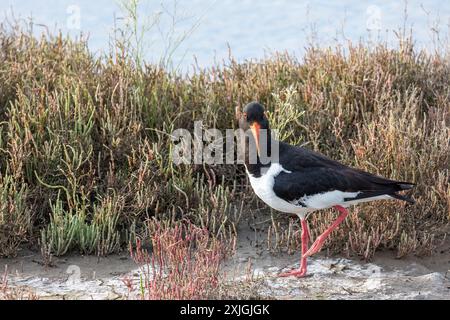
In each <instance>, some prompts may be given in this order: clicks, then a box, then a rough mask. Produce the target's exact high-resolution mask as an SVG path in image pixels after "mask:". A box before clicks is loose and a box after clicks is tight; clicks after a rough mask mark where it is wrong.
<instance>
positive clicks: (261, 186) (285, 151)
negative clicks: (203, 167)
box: [238, 102, 414, 277]
mask: <svg viewBox="0 0 450 320" xmlns="http://www.w3.org/2000/svg"><path fill="white" fill-rule="evenodd" d="M238 119H239V127H240V128H241V129H243V130H244V131H245V132H247V130H249V129H250V130H251V134H249V135H247V137H248V138H246V139H245V142H246V143H245V149H246V151H245V161H244V163H245V167H246V172H247V175H248V177H249V179H250V184H251V186H252V188H253V190H254V192H255V193H256V195H257V196H258V197H259V198H260V199H261V200H262V201H264V202H265V203H266V204H267V205H269V206H270V207H272V208H273V209H275V210H277V211H281V212H285V213H291V214H296V215H297V216H298V217H299V218H300V221H301V228H302V231H301V240H302V257H301V260H300V268H299V269H298V270H292V271H289V272H286V273H283V274H280V276H297V277H302V276H304V275H305V274H306V265H307V257H309V256H311V255H313V254H315V253H316V252H318V251H319V250H320V249H321V247H322V245H323V243H324V242H325V240H326V238H327V237H328V236H329V235H330V233H331V232H332V231H333V230H334V229H336V228H337V227H338V226H339V224H340V223H341V222H342V221H344V219H345V218H346V217H347V215H348V211H347V209H346V207H348V206H350V205H355V204H358V203H362V202H367V201H374V200H386V199H399V200H403V201H406V202H409V203H414V201H413V200H412V199H410V198H408V197H406V196H403V195H401V194H398V192H399V191H402V190H409V189H411V188H412V187H413V186H414V184H413V183H410V182H401V181H394V180H389V179H385V178H383V177H380V176H376V175H373V174H370V173H368V172H365V171H362V170H359V169H355V168H350V167H348V166H346V165H344V164H342V163H339V162H337V161H334V160H332V159H329V158H327V157H325V156H324V155H322V154H319V153H317V152H314V151H311V150H308V149H305V148H302V147H296V146H292V145H289V144H287V143H284V142H281V141H275V140H274V139H273V138H272V137H271V134H270V127H269V121H268V119H267V117H266V115H265V113H264V107H263V106H262V105H261V104H259V103H257V102H252V103H249V104H248V105H246V106H245V108H244V110H243V112H242V113H240V114H238ZM250 143H252V144H253V145H254V146H255V147H256V148H251V144H250ZM275 145H277V147H278V150H277V153H278V154H276V155H275V154H274V153H275V148H274V146H275ZM263 149H264V150H265V155H266V156H267V157H265V158H264V157H263V156H262V154H261V153H262V150H263ZM252 150H253V153H255V152H256V153H257V154H256V156H255V155H254V154H251V152H252ZM252 156H253V159H252ZM263 159H265V160H266V161H262V160H263ZM267 159H268V160H267ZM252 160H253V161H252ZM331 207H334V208H336V209H337V210H338V211H339V212H340V215H339V217H338V218H337V219H336V221H335V222H334V223H333V224H332V225H331V226H330V227H329V228H328V229H327V230H325V232H324V233H322V234H321V235H320V236H319V237H318V238H317V239H316V240H315V241H314V243H313V244H312V246H311V247H310V248H309V249H308V242H309V230H308V223H307V221H306V220H307V217H308V216H309V215H310V214H311V213H312V212H314V211H317V210H321V209H326V208H331Z"/></svg>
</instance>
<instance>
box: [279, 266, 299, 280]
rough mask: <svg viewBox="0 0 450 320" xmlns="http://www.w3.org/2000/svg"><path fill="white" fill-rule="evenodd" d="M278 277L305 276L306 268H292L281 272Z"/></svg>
mask: <svg viewBox="0 0 450 320" xmlns="http://www.w3.org/2000/svg"><path fill="white" fill-rule="evenodd" d="M278 276H279V277H291V276H293V277H297V278H303V277H305V276H306V268H300V269H294V270H291V271H287V272H283V273H280V274H279V275H278Z"/></svg>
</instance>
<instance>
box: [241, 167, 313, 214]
mask: <svg viewBox="0 0 450 320" xmlns="http://www.w3.org/2000/svg"><path fill="white" fill-rule="evenodd" d="M283 171H284V172H288V173H289V172H290V171H288V170H285V169H283V167H282V166H281V165H280V164H278V163H272V164H271V165H270V168H269V169H268V170H267V171H266V172H265V173H264V174H263V175H262V176H261V177H258V178H256V177H253V176H252V175H250V174H248V172H247V175H248V177H249V179H250V184H251V186H252V188H253V191H254V192H255V194H256V195H257V196H258V197H259V198H260V199H261V200H262V201H264V202H265V203H266V204H267V205H268V206H270V207H272V208H273V209H275V210H278V211H281V212H286V213H293V214H297V215H299V216H301V217H304V216H305V215H306V214H307V213H308V212H310V211H311V210H310V209H309V208H304V207H301V206H297V205H295V204H293V203H290V202H288V201H285V200H283V199H281V198H280V197H277V195H276V194H275V192H274V191H273V185H274V183H275V177H276V176H277V175H278V174H279V173H280V172H283Z"/></svg>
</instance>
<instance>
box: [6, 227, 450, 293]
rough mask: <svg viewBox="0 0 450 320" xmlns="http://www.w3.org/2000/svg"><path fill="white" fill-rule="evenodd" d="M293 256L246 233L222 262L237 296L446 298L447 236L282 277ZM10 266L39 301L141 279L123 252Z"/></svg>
mask: <svg viewBox="0 0 450 320" xmlns="http://www.w3.org/2000/svg"><path fill="white" fill-rule="evenodd" d="M298 259H299V256H298V253H297V254H295V255H288V254H273V253H269V252H268V251H267V250H266V249H265V248H264V246H262V245H260V244H259V245H258V241H255V238H254V234H252V233H251V231H249V230H241V232H240V233H239V239H238V245H237V251H236V254H235V255H234V256H233V257H231V258H229V259H228V260H227V261H226V263H225V265H224V272H225V273H226V276H227V278H228V279H229V280H228V281H229V285H231V286H234V287H235V289H234V291H235V292H236V296H239V297H247V298H273V299H450V241H447V242H446V243H444V244H443V245H442V246H440V247H439V248H437V250H436V251H435V253H434V254H433V255H432V256H431V257H423V258H418V257H412V256H411V257H406V258H403V259H396V258H395V255H394V253H393V252H389V251H385V252H378V253H377V254H376V255H375V258H374V260H373V261H372V262H370V263H365V262H363V261H361V260H359V259H357V258H355V259H347V258H342V257H339V256H333V257H326V256H325V254H323V253H321V254H318V255H316V256H313V257H312V258H310V259H309V265H308V273H309V276H308V277H305V278H301V279H297V278H294V277H289V278H279V277H277V276H276V275H277V274H278V273H279V272H280V271H283V270H287V269H290V268H294V267H298ZM6 267H7V270H8V282H9V286H10V287H21V288H26V289H29V290H32V291H33V292H34V293H35V295H36V296H37V297H38V298H39V299H126V298H134V297H135V296H133V295H131V296H130V295H129V294H128V290H127V287H126V285H125V284H124V281H123V280H124V279H125V278H128V279H134V280H136V281H137V279H139V268H138V266H137V265H136V264H135V262H134V261H133V260H132V259H131V258H130V257H129V255H128V253H127V252H124V253H123V254H121V255H111V256H109V257H100V258H98V257H92V256H80V255H74V256H67V257H63V258H53V267H45V266H43V265H42V259H41V256H40V254H39V253H35V252H30V251H22V252H21V253H20V255H19V256H18V257H17V258H13V259H0V268H1V269H0V270H5V268H6Z"/></svg>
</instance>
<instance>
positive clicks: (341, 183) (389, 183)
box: [274, 142, 413, 202]
mask: <svg viewBox="0 0 450 320" xmlns="http://www.w3.org/2000/svg"><path fill="white" fill-rule="evenodd" d="M279 162H280V164H281V165H282V167H283V169H285V170H288V171H290V173H288V172H281V173H280V174H279V175H278V176H277V177H275V183H274V192H275V194H276V195H277V196H279V197H280V198H283V199H285V200H287V201H293V200H296V199H299V198H301V197H304V196H310V195H316V194H321V193H325V192H329V191H334V190H338V191H342V192H359V194H358V195H357V196H356V198H352V199H349V200H357V199H363V198H370V197H376V196H379V195H391V196H393V197H395V198H398V199H401V200H405V201H409V202H411V201H412V200H411V199H409V198H406V197H403V196H401V195H398V194H396V192H398V191H401V190H407V189H411V188H412V186H413V184H411V183H407V182H400V181H394V180H389V179H385V178H383V177H379V176H376V175H373V174H370V173H368V172H365V171H362V170H359V169H354V168H351V167H348V166H346V165H344V164H341V163H339V162H337V161H335V160H332V159H329V158H327V157H325V156H324V155H322V154H319V153H317V152H314V151H311V150H308V149H305V148H300V147H294V146H291V145H288V144H285V143H282V142H280V159H279Z"/></svg>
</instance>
